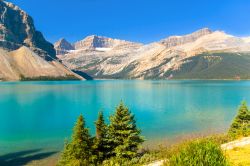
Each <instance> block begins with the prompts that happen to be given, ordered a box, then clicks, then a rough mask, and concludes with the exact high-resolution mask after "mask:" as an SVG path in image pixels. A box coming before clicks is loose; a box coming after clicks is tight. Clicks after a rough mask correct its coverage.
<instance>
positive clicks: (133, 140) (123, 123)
mask: <svg viewBox="0 0 250 166" xmlns="http://www.w3.org/2000/svg"><path fill="white" fill-rule="evenodd" d="M140 134H141V131H140V130H139V129H138V128H137V126H136V121H135V117H134V115H132V114H131V112H130V111H129V109H128V108H127V107H126V106H124V104H123V103H122V102H121V103H120V105H119V106H118V107H117V108H116V112H115V114H114V115H113V116H111V117H110V125H109V137H110V142H111V143H112V146H113V147H112V148H113V155H114V156H116V157H118V158H132V157H134V156H136V154H137V151H138V148H139V146H140V145H141V144H142V143H143V142H144V140H143V138H142V137H141V136H140Z"/></svg>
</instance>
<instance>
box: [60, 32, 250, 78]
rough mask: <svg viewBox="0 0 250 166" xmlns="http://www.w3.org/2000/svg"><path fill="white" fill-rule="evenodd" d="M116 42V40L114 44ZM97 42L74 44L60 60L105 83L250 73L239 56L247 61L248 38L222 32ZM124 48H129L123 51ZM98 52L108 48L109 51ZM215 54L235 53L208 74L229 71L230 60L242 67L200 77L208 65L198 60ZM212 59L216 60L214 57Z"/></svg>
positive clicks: (84, 41) (88, 39) (221, 76)
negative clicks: (143, 41)
mask: <svg viewBox="0 0 250 166" xmlns="http://www.w3.org/2000/svg"><path fill="white" fill-rule="evenodd" d="M116 40H117V39H113V41H116ZM97 41H98V42H97ZM97 41H95V36H90V37H87V38H86V39H84V40H83V41H82V42H80V44H79V42H77V44H75V46H76V45H77V47H75V48H76V50H73V51H70V52H68V53H67V54H65V55H64V56H58V57H60V59H61V60H62V62H63V63H64V64H65V65H66V66H68V67H69V68H71V69H73V70H77V71H82V72H86V73H87V74H89V75H90V76H92V77H94V78H102V79H103V78H104V79H170V78H185V79H189V78H194V76H193V73H196V74H197V77H196V79H198V78H207V79H220V78H223V79H224V78H225V79H234V78H235V77H236V76H237V78H238V77H241V78H247V77H248V76H246V74H247V71H245V70H244V69H243V67H241V66H240V63H241V62H243V61H244V60H246V59H242V58H243V56H240V57H239V56H236V55H238V54H237V53H240V54H244V58H246V57H247V56H248V54H247V53H248V52H250V42H249V38H240V37H235V36H232V35H229V34H226V33H225V32H222V31H211V30H209V29H207V28H204V29H201V30H198V31H196V32H194V33H191V34H188V35H184V36H171V37H168V38H166V39H163V40H161V41H159V42H155V43H150V44H147V45H142V44H139V43H133V42H126V44H120V43H119V42H113V41H112V39H110V38H108V40H107V41H112V42H103V41H101V42H99V40H97ZM114 43H115V44H114ZM117 43H118V44H117ZM125 45H126V47H124V46H125ZM96 48H99V49H100V48H106V50H98V49H96ZM107 48H109V49H107ZM215 52H218V53H232V55H231V56H230V54H226V55H225V56H226V57H224V56H223V61H222V64H221V65H220V66H218V67H216V68H213V69H212V68H211V69H210V68H209V71H210V70H211V72H217V71H216V70H221V66H223V67H224V68H226V65H225V64H224V63H229V62H230V61H231V60H238V61H237V62H239V64H234V65H235V68H236V69H234V68H233V67H230V68H228V70H224V72H225V74H224V76H223V73H221V74H220V75H216V74H211V76H208V77H204V76H203V75H199V74H198V73H199V72H201V71H202V70H203V68H202V67H204V68H206V63H207V62H204V64H203V63H202V62H200V61H202V60H200V61H199V62H196V61H197V60H196V59H195V57H196V56H198V57H199V56H201V54H203V53H215ZM227 55H228V57H227ZM207 56H210V55H207ZM235 56H236V57H235ZM210 58H213V55H211V57H210ZM234 58H235V59H234ZM187 61H190V63H189V64H188V65H189V66H191V67H193V68H197V71H195V72H194V71H192V70H188V72H190V73H189V74H188V73H187V72H185V70H186V69H189V68H187V67H186V65H187ZM227 61H229V62H227ZM191 62H192V63H191ZM197 63H198V64H199V65H201V67H200V68H198V67H197ZM243 64H245V63H243ZM179 69H182V70H180V71H181V72H177V71H178V70H179ZM235 70H236V71H237V72H238V71H239V70H243V72H239V73H237V72H236V71H235ZM221 71H223V70H221ZM226 72H229V73H230V72H231V74H228V73H226ZM234 73H235V74H234ZM173 76H174V77H173ZM249 78H250V77H249Z"/></svg>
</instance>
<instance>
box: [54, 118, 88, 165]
mask: <svg viewBox="0 0 250 166" xmlns="http://www.w3.org/2000/svg"><path fill="white" fill-rule="evenodd" d="M91 160H92V142H91V137H90V135H89V130H88V129H87V128H85V121H84V118H83V116H82V115H81V116H80V117H79V118H78V120H77V123H76V125H75V127H74V129H73V135H72V140H71V142H69V143H66V144H65V148H64V151H63V153H62V155H61V159H60V161H59V164H58V165H59V166H88V165H90V164H91V162H92V161H91Z"/></svg>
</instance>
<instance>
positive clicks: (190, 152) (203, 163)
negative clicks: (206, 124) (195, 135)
mask: <svg viewBox="0 0 250 166" xmlns="http://www.w3.org/2000/svg"><path fill="white" fill-rule="evenodd" d="M167 165H170V166H193V165H195V166H228V165H229V163H228V161H227V159H226V157H225V156H224V154H223V151H222V150H221V148H220V145H219V144H217V143H215V142H214V141H211V140H207V139H205V140H197V141H193V142H191V143H188V144H187V145H186V146H185V147H183V148H182V149H180V151H179V152H178V153H177V154H175V155H173V156H172V157H171V158H170V160H169V163H167Z"/></svg>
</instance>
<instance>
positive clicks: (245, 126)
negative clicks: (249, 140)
mask: <svg viewBox="0 0 250 166" xmlns="http://www.w3.org/2000/svg"><path fill="white" fill-rule="evenodd" d="M228 134H229V136H231V137H232V138H237V137H242V136H249V135H250V111H249V110H248V107H247V103H246V102H242V105H241V106H240V108H239V110H238V114H237V116H236V117H235V119H234V121H233V123H232V125H231V127H230V129H229V131H228Z"/></svg>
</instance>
